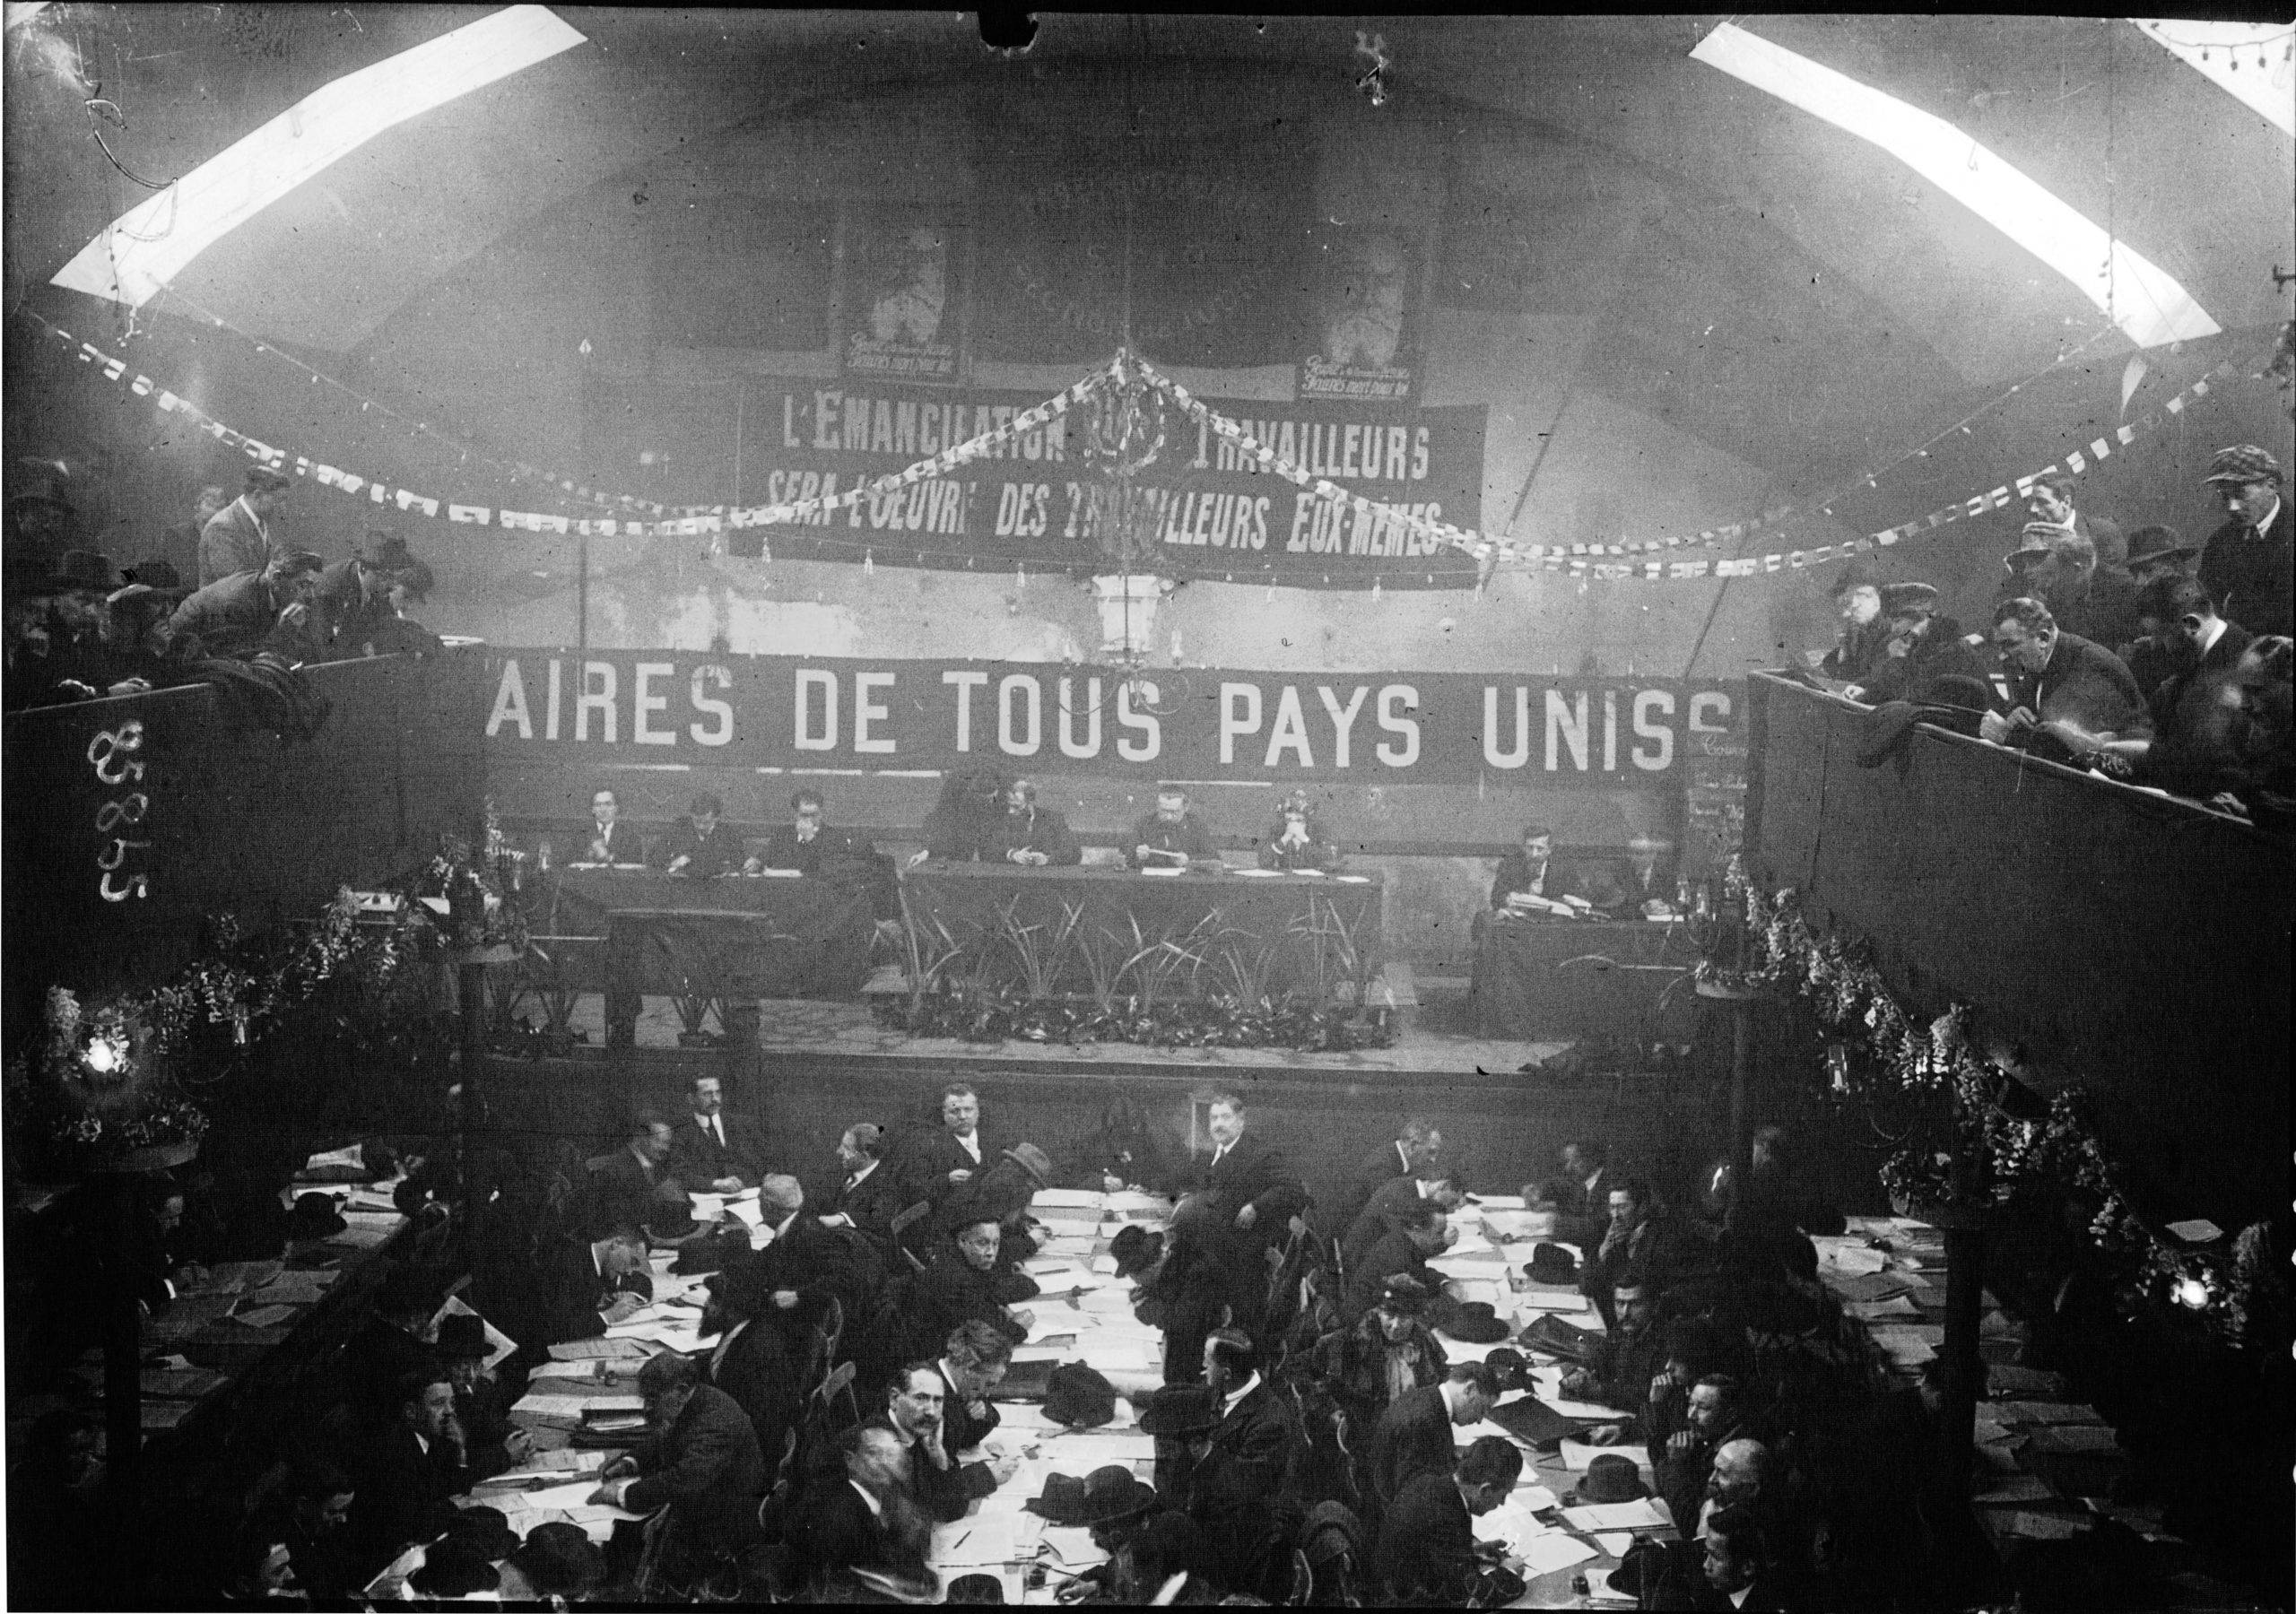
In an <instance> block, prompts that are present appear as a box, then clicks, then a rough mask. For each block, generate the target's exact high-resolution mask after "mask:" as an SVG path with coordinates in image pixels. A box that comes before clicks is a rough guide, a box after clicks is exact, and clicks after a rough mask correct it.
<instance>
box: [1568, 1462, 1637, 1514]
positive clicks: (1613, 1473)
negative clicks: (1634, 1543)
mask: <svg viewBox="0 0 2296 1614" xmlns="http://www.w3.org/2000/svg"><path fill="white" fill-rule="evenodd" d="M1649 1494H1650V1491H1649V1488H1648V1487H1647V1486H1645V1485H1644V1484H1643V1483H1642V1471H1641V1470H1639V1469H1638V1468H1637V1467H1635V1465H1634V1459H1633V1458H1631V1457H1627V1456H1622V1455H1621V1454H1620V1453H1617V1452H1605V1453H1601V1454H1600V1455H1599V1456H1597V1457H1596V1459H1595V1460H1594V1461H1593V1462H1590V1463H1588V1464H1587V1472H1586V1474H1585V1475H1584V1477H1582V1478H1581V1479H1580V1480H1579V1481H1578V1501H1579V1504H1580V1505H1581V1506H1584V1505H1585V1504H1587V1503H1589V1502H1632V1501H1634V1500H1636V1499H1637V1498H1638V1497H1647V1496H1648V1495H1649Z"/></svg>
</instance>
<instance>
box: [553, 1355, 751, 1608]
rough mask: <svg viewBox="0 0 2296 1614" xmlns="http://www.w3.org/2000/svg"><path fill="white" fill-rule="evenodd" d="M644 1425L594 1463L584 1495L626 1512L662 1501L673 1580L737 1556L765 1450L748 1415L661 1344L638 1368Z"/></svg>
mask: <svg viewBox="0 0 2296 1614" xmlns="http://www.w3.org/2000/svg"><path fill="white" fill-rule="evenodd" d="M638 1393H639V1394H640V1395H641V1396H643V1397H645V1400H646V1418H647V1434H646V1436H644V1437H643V1438H642V1439H640V1440H639V1443H638V1445H636V1446H635V1447H633V1448H632V1449H631V1451H630V1453H628V1454H627V1455H625V1456H622V1457H617V1458H615V1459H614V1460H613V1462H609V1463H608V1464H606V1466H605V1467H604V1468H603V1469H601V1470H599V1471H598V1478H599V1480H600V1484H599V1486H598V1488H597V1489H596V1491H595V1492H593V1493H592V1495H591V1500H592V1501H593V1502H596V1503H603V1504H605V1505H607V1506H613V1507H621V1508H626V1509H628V1510H629V1511H630V1512H631V1513H651V1512H653V1511H654V1510H655V1509H656V1508H657V1507H660V1506H664V1505H665V1504H666V1505H667V1506H668V1507H669V1514H668V1516H667V1517H666V1518H665V1520H664V1521H663V1525H662V1528H663V1530H664V1531H665V1532H666V1538H667V1539H666V1540H665V1542H664V1545H663V1552H662V1565H663V1572H664V1574H665V1575H666V1576H667V1577H668V1578H669V1579H670V1580H671V1581H672V1582H673V1583H676V1582H679V1581H691V1580H693V1579H698V1578H700V1576H701V1575H707V1574H709V1572H710V1571H711V1570H712V1569H713V1568H715V1567H716V1566H718V1564H720V1563H721V1562H723V1561H724V1560H725V1559H726V1558H736V1557H738V1556H739V1555H740V1554H741V1552H742V1550H743V1549H744V1548H746V1547H747V1546H748V1545H749V1543H750V1539H751V1538H752V1536H753V1535H754V1534H755V1533H756V1532H757V1507H758V1502H759V1499H760V1498H761V1497H763V1495H764V1494H765V1482H766V1470H765V1459H764V1457H763V1455H762V1454H761V1453H760V1452H759V1451H758V1445H757V1431H756V1430H755V1429H753V1428H752V1427H751V1426H750V1420H749V1415H748V1414H747V1413H745V1412H744V1411H743V1410H742V1409H741V1407H740V1406H739V1405H738V1404H737V1403H736V1402H735V1401H734V1398H733V1397H731V1396H729V1395H727V1394H726V1393H725V1392H723V1391H722V1390H713V1389H711V1388H710V1387H709V1385H708V1384H703V1383H702V1382H701V1363H700V1361H699V1360H698V1359H697V1358H693V1357H690V1356H683V1355H681V1354H679V1353H678V1352H676V1351H674V1350H665V1351H663V1352H662V1353H661V1354H660V1355H658V1356H655V1357H652V1358H648V1360H647V1363H646V1366H645V1367H641V1368H639V1370H638Z"/></svg>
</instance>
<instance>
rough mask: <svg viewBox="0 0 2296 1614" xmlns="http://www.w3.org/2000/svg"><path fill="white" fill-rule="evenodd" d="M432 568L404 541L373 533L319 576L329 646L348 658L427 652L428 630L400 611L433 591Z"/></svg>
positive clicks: (318, 596)
mask: <svg viewBox="0 0 2296 1614" xmlns="http://www.w3.org/2000/svg"><path fill="white" fill-rule="evenodd" d="M430 592H431V568H429V567H427V566H425V565H423V564H422V561H420V560H416V559H415V558H414V557H413V555H411V554H409V553H408V552H407V548H406V540H405V539H404V538H400V537H397V536H395V535H394V534H388V533H384V532H380V531H374V532H370V533H369V534H367V541H366V542H364V543H363V544H361V546H360V548H359V551H358V553H356V554H354V555H353V556H352V558H351V559H350V560H338V561H336V562H335V564H334V565H333V566H330V567H328V568H326V569H325V570H323V571H321V572H320V573H319V580H318V584H317V589H316V591H315V603H316V605H317V609H318V614H319V620H320V630H321V633H322V635H323V637H324V638H325V639H326V644H327V646H328V647H329V648H330V649H331V650H332V651H333V652H334V654H335V655H337V656H340V657H344V658H346V659H348V658H350V657H352V656H359V655H390V654H392V653H393V652H394V651H396V650H401V649H420V648H426V647H427V645H426V644H425V643H424V642H423V641H426V640H429V639H430V638H431V634H430V632H429V630H428V629H420V630H419V631H410V629H414V628H415V627H416V625H415V624H412V623H409V622H407V621H406V620H405V619H404V617H403V616H401V614H400V612H402V611H404V609H405V607H406V606H407V605H408V604H410V603H413V602H414V601H416V600H419V599H422V598H423V597H424V596H425V595H427V594H429V593H430Z"/></svg>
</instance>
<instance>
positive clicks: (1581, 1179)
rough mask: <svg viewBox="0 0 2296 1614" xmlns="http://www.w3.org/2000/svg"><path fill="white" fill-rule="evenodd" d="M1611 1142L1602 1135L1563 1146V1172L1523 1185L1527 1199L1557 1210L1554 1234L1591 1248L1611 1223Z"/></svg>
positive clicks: (1527, 1201)
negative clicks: (1541, 1181) (1544, 1180)
mask: <svg viewBox="0 0 2296 1614" xmlns="http://www.w3.org/2000/svg"><path fill="white" fill-rule="evenodd" d="M1610 1153H1611V1151H1610V1145H1609V1144H1607V1143H1605V1142H1604V1141H1602V1140H1601V1139H1600V1138H1576V1139H1573V1140H1571V1141H1570V1142H1568V1143H1565V1144H1564V1145H1563V1146H1562V1157H1561V1158H1562V1175H1561V1176H1559V1177H1554V1178H1552V1179H1551V1180H1549V1181H1547V1182H1545V1183H1532V1184H1526V1186H1525V1187H1524V1189H1523V1202H1524V1204H1526V1205H1527V1206H1531V1207H1533V1208H1536V1207H1538V1206H1541V1205H1544V1206H1550V1207H1552V1210H1553V1211H1554V1236H1555V1237H1557V1238H1559V1239H1561V1241H1562V1242H1563V1243H1564V1244H1574V1245H1578V1246H1579V1247H1580V1248H1581V1249H1590V1248H1592V1247H1593V1246H1594V1245H1597V1244H1600V1243H1601V1242H1602V1237H1603V1229H1604V1228H1606V1227H1608V1226H1609V1225H1610V1218H1611V1209H1610V1198H1611V1176H1610Z"/></svg>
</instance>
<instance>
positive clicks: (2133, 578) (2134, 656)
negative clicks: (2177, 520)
mask: <svg viewBox="0 0 2296 1614" xmlns="http://www.w3.org/2000/svg"><path fill="white" fill-rule="evenodd" d="M2199 560H2200V545H2198V544H2196V543H2187V542H2185V541H2184V535H2183V534H2180V533H2179V532H2178V531H2177V529H2176V528H2174V527H2172V526H2142V527H2139V528H2137V529H2136V530H2135V532H2133V533H2131V534H2129V535H2128V576H2129V581H2130V582H2132V583H2133V584H2135V587H2136V598H2137V613H2136V614H2137V620H2136V635H2135V638H2131V639H2130V640H2129V641H2128V642H2127V643H2126V644H2122V645H2114V646H2109V648H2110V649H2111V650H2112V653H2113V654H2114V655H2118V656H2119V657H2120V658H2121V660H2122V661H2123V662H2124V663H2126V664H2127V667H2128V675H2129V676H2130V677H2131V678H2134V679H2135V681H2136V688H2137V690H2138V691H2139V692H2140V693H2142V694H2143V695H2144V696H2145V697H2147V698H2148V699H2149V698H2150V697H2151V696H2152V691H2153V690H2157V689H2159V688H2160V687H2161V684H2162V683H2163V682H2164V681H2167V680H2168V679H2169V678H2170V675H2172V674H2173V673H2174V672H2176V670H2177V663H2176V657H2175V655H2174V652H2173V651H2172V650H2171V648H2170V646H2169V645H2168V644H2167V643H2166V634H2165V633H2164V632H2163V631H2162V629H2164V628H2165V627H2166V624H2164V623H2161V622H2159V621H2148V620H2146V618H2145V616H2144V600H2145V596H2146V594H2147V593H2148V592H2149V591H2150V590H2151V589H2152V586H2153V585H2154V584H2156V583H2158V582H2160V580H2161V578H2163V577H2191V576H2192V575H2193V573H2194V570H2195V568H2196V566H2197V563H2198V562H2199Z"/></svg>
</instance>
